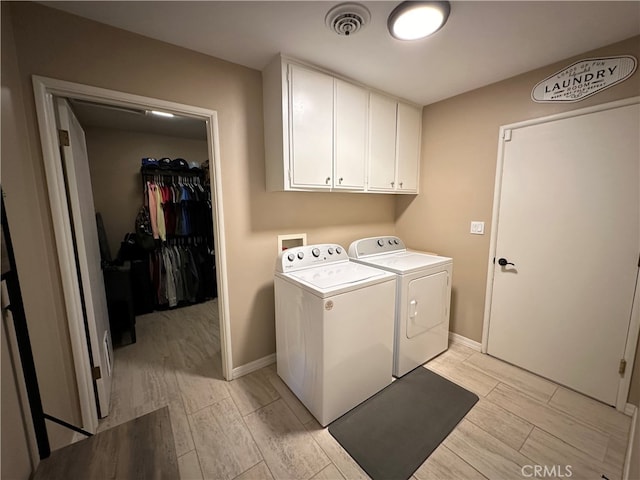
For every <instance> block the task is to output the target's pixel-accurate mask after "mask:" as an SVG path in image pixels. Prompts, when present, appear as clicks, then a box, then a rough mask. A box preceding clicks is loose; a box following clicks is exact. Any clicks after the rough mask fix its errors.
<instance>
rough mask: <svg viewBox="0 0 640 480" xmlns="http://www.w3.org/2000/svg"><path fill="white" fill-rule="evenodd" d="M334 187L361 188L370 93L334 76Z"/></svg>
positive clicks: (364, 166)
mask: <svg viewBox="0 0 640 480" xmlns="http://www.w3.org/2000/svg"><path fill="white" fill-rule="evenodd" d="M335 100H336V103H335V132H334V133H335V137H334V138H335V149H336V150H335V163H334V168H335V170H334V172H335V178H334V182H333V184H334V187H335V188H336V189H337V190H339V189H352V190H353V189H355V190H364V186H365V185H364V184H365V173H366V160H367V124H368V122H367V106H368V103H369V92H367V91H366V90H365V89H364V88H361V87H358V86H357V85H352V84H350V83H347V82H344V81H342V80H338V79H335Z"/></svg>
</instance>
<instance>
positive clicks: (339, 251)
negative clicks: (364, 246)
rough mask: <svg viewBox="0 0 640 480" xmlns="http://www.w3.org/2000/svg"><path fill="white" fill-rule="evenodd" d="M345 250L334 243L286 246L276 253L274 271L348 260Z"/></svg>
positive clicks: (285, 270)
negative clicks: (286, 247)
mask: <svg viewBox="0 0 640 480" xmlns="http://www.w3.org/2000/svg"><path fill="white" fill-rule="evenodd" d="M348 261H349V255H347V251H346V250H345V249H344V248H343V247H342V246H341V245H338V244H335V243H322V244H318V245H304V246H302V247H293V248H288V249H287V250H284V251H282V252H281V253H280V254H279V255H278V259H277V260H276V272H293V271H295V270H300V269H303V268H309V267H317V266H318V265H326V264H329V263H338V262H348Z"/></svg>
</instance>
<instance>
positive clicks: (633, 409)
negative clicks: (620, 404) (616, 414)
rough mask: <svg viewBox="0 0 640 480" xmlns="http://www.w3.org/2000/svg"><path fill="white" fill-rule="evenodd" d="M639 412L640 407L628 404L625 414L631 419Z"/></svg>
mask: <svg viewBox="0 0 640 480" xmlns="http://www.w3.org/2000/svg"><path fill="white" fill-rule="evenodd" d="M637 411H638V407H636V406H635V405H634V404H633V403H627V404H626V405H625V407H624V414H625V415H628V416H630V417H633V415H634V414H635V413H636V412H637Z"/></svg>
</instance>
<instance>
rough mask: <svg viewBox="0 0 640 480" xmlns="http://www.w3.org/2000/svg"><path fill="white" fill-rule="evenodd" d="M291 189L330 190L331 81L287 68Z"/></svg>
mask: <svg viewBox="0 0 640 480" xmlns="http://www.w3.org/2000/svg"><path fill="white" fill-rule="evenodd" d="M289 101H290V105H289V114H290V129H291V130H290V136H289V139H290V156H289V168H290V169H291V187H292V188H296V187H314V188H327V189H328V188H331V181H332V177H333V172H332V167H333V78H332V77H330V76H329V75H325V74H323V73H319V72H314V71H311V70H307V69H306V68H303V67H300V66H298V65H289Z"/></svg>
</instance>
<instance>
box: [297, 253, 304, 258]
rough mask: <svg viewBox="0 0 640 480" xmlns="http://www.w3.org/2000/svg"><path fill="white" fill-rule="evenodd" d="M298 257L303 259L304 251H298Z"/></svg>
mask: <svg viewBox="0 0 640 480" xmlns="http://www.w3.org/2000/svg"><path fill="white" fill-rule="evenodd" d="M298 258H299V259H300V260H302V259H303V258H304V253H302V252H298Z"/></svg>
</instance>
